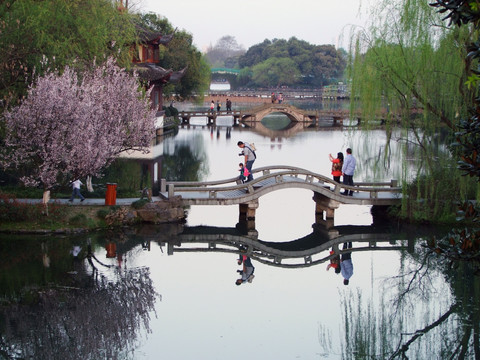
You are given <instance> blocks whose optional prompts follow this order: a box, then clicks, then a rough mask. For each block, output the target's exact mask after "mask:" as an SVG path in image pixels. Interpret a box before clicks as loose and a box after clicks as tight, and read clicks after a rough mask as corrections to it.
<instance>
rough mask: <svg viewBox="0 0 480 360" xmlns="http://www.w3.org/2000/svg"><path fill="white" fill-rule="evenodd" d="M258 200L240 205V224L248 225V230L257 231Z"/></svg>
mask: <svg viewBox="0 0 480 360" xmlns="http://www.w3.org/2000/svg"><path fill="white" fill-rule="evenodd" d="M258 206H259V204H258V199H256V200H252V201H249V202H248V203H244V204H239V205H238V209H239V219H238V220H239V222H241V223H245V224H246V225H247V230H255V212H256V210H257V209H258Z"/></svg>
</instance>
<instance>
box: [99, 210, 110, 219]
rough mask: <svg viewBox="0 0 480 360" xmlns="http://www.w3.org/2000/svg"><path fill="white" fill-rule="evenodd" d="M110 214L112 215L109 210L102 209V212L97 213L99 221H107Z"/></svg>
mask: <svg viewBox="0 0 480 360" xmlns="http://www.w3.org/2000/svg"><path fill="white" fill-rule="evenodd" d="M109 213H110V210H109V209H100V210H98V211H97V217H98V218H99V219H102V220H105V218H106V217H107V215H108V214H109Z"/></svg>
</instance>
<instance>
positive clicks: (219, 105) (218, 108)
mask: <svg viewBox="0 0 480 360" xmlns="http://www.w3.org/2000/svg"><path fill="white" fill-rule="evenodd" d="M221 108H222V104H221V103H220V100H217V111H218V112H220V109H221Z"/></svg>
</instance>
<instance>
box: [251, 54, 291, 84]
mask: <svg viewBox="0 0 480 360" xmlns="http://www.w3.org/2000/svg"><path fill="white" fill-rule="evenodd" d="M252 72H253V76H252V80H253V81H254V82H255V84H257V85H259V86H262V87H272V86H290V85H293V84H295V83H296V82H298V79H299V78H300V71H298V69H297V68H296V66H295V63H294V62H293V60H291V59H289V58H270V59H268V60H265V61H264V62H262V63H260V64H257V65H255V66H254V67H253V68H252Z"/></svg>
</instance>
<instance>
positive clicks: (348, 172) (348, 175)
mask: <svg viewBox="0 0 480 360" xmlns="http://www.w3.org/2000/svg"><path fill="white" fill-rule="evenodd" d="M356 165H357V160H356V159H355V157H354V156H353V155H352V149H350V148H348V149H347V156H346V157H345V160H344V161H343V167H342V174H343V183H344V184H345V185H350V186H353V174H354V173H355V166H356ZM343 195H349V196H353V190H348V189H345V192H343Z"/></svg>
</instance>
